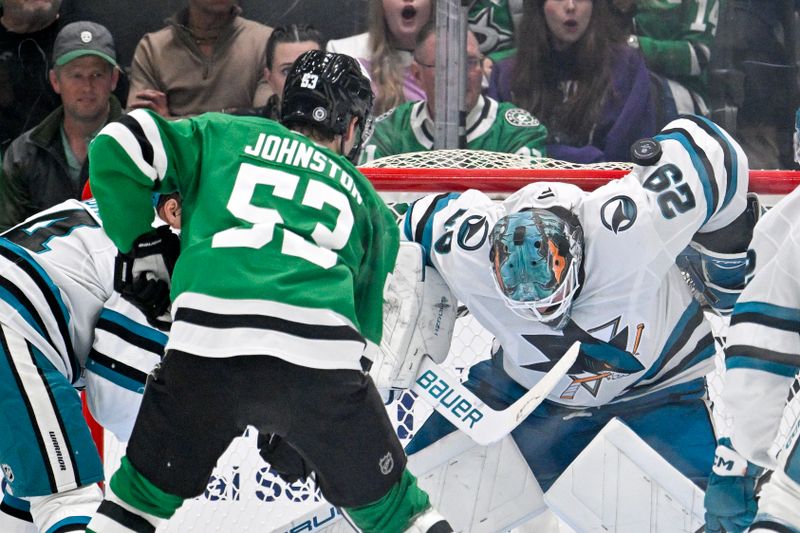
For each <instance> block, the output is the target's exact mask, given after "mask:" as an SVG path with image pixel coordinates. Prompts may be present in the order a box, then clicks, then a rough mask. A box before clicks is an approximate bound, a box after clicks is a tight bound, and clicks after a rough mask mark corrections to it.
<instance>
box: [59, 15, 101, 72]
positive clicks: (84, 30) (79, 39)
mask: <svg viewBox="0 0 800 533" xmlns="http://www.w3.org/2000/svg"><path fill="white" fill-rule="evenodd" d="M88 55H93V56H98V57H102V58H103V59H105V60H106V61H108V62H109V63H111V64H112V65H114V66H116V65H117V53H116V51H115V49H114V38H113V37H112V36H111V33H110V32H109V31H108V30H107V29H106V27H105V26H103V25H101V24H97V23H96V22H89V21H87V20H81V21H78V22H72V23H70V24H67V25H66V26H64V27H63V28H61V31H59V32H58V35H57V36H56V42H55V44H54V45H53V63H55V64H56V65H57V66H59V67H60V66H62V65H66V64H67V63H69V62H70V61H72V60H73V59H77V58H79V57H82V56H88Z"/></svg>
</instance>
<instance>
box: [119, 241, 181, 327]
mask: <svg viewBox="0 0 800 533" xmlns="http://www.w3.org/2000/svg"><path fill="white" fill-rule="evenodd" d="M180 246H181V245H180V239H179V238H178V236H177V235H175V234H174V233H172V231H171V230H170V228H169V226H160V227H158V228H156V229H154V230H153V231H150V232H147V233H145V234H143V235H140V236H139V237H138V238H137V239H136V240H135V241H134V242H133V246H132V247H131V250H130V252H128V253H122V252H120V253H119V254H117V259H116V263H115V265H114V290H116V291H118V292H119V293H120V294H121V295H122V297H123V298H125V299H126V300H128V301H129V302H131V303H132V304H133V305H135V306H136V307H137V308H138V309H139V310H141V311H142V313H144V315H145V317H147V321H148V322H149V323H150V324H151V325H152V326H154V327H156V328H158V329H161V330H168V329H169V327H170V324H171V323H172V317H171V316H170V313H169V309H170V299H169V291H170V287H171V282H170V280H171V277H172V270H173V269H174V268H175V262H176V261H177V260H178V254H180Z"/></svg>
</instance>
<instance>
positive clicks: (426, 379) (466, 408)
mask: <svg viewBox="0 0 800 533" xmlns="http://www.w3.org/2000/svg"><path fill="white" fill-rule="evenodd" d="M416 382H417V385H419V386H420V387H421V388H422V389H423V390H424V391H425V393H427V394H428V395H429V396H430V397H431V398H433V399H434V400H436V401H437V402H438V403H439V404H441V405H443V406H445V407H447V409H448V410H449V411H450V412H451V413H453V414H454V415H455V416H456V417H458V418H459V419H461V420H464V421H468V422H469V427H474V426H475V424H476V423H478V422H479V421H480V420H481V419H482V418H483V413H482V412H481V411H480V410H479V409H477V408H476V407H475V406H474V405H472V402H470V401H469V400H467V399H466V398H463V397H462V396H461V394H459V393H457V392H455V391H454V390H453V387H452V386H451V385H449V384H448V383H447V381H445V380H444V379H442V378H441V377H439V376H438V375H437V374H436V373H435V372H433V371H431V370H426V371H425V372H423V373H422V375H420V376H419V377H418V378H417V380H416Z"/></svg>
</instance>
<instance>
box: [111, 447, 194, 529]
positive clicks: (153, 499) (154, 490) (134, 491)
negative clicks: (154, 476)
mask: <svg viewBox="0 0 800 533" xmlns="http://www.w3.org/2000/svg"><path fill="white" fill-rule="evenodd" d="M111 490H112V491H114V494H115V495H116V496H117V497H118V498H119V499H120V500H122V501H123V502H124V503H126V504H128V505H129V506H131V507H133V508H134V509H137V510H139V511H141V513H142V514H149V515H153V516H156V517H158V518H163V519H167V518H170V517H171V516H172V515H173V514H174V513H175V510H176V509H177V508H178V507H180V506H181V504H182V503H183V498H181V497H180V496H175V495H174V494H169V493H167V492H164V491H163V490H161V489H159V488H158V487H156V486H155V485H153V484H152V483H151V482H150V481H148V479H147V478H145V477H144V476H143V475H142V474H140V473H139V472H138V471H137V470H136V468H134V466H133V465H132V464H131V462H130V461H129V460H128V457H127V456H124V457H123V458H122V462H121V464H120V467H119V470H117V471H116V472H115V473H114V475H113V476H111Z"/></svg>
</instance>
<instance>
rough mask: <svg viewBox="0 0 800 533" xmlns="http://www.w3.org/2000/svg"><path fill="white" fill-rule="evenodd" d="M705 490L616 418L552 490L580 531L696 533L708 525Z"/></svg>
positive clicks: (555, 504) (550, 497)
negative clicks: (704, 503)
mask: <svg viewBox="0 0 800 533" xmlns="http://www.w3.org/2000/svg"><path fill="white" fill-rule="evenodd" d="M703 496H704V495H703V492H702V491H701V490H700V489H699V488H698V487H697V486H696V485H695V484H694V483H692V482H691V481H690V480H689V479H688V478H686V477H685V476H683V475H682V474H681V473H680V472H679V471H678V470H677V469H676V468H675V467H674V466H672V465H670V464H669V463H668V462H667V461H666V460H665V459H664V458H663V457H662V456H660V455H659V454H658V453H657V452H656V451H655V450H654V449H653V448H651V447H650V446H649V445H648V444H647V443H646V442H645V441H644V440H643V439H642V438H641V437H639V436H638V435H637V434H636V433H634V432H633V430H631V429H630V428H629V427H628V426H627V425H626V424H624V423H623V422H621V421H620V420H619V419H617V418H614V419H612V420H611V421H610V422H609V423H608V424H606V426H605V428H603V430H602V431H601V432H600V433H598V434H597V436H596V437H595V438H594V440H592V442H591V443H590V444H589V445H588V446H587V447H586V448H585V449H584V450H583V451H582V452H581V453H580V455H578V457H577V458H576V459H575V460H574V461H573V462H572V464H571V465H570V466H569V468H567V470H566V471H564V473H563V474H561V476H560V477H559V478H558V479H557V480H556V482H555V483H554V484H553V486H552V487H551V488H550V490H548V491H547V495H546V497H545V501H547V503H548V505H549V506H550V508H551V509H552V510H553V511H554V512H555V513H556V514H557V515H558V516H559V517H560V518H561V519H562V520H564V521H565V522H567V523H568V524H569V525H570V526H571V527H572V528H573V529H575V530H576V531H617V530H618V529H617V528H622V529H624V530H626V531H674V532H687V533H691V532H694V531H698V530H699V528H700V526H701V525H702V524H703V523H704V505H703Z"/></svg>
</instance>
